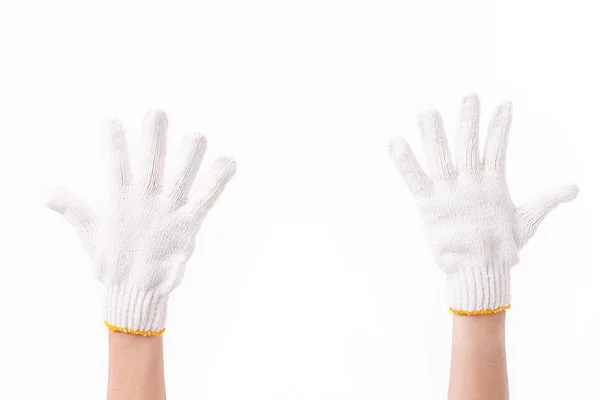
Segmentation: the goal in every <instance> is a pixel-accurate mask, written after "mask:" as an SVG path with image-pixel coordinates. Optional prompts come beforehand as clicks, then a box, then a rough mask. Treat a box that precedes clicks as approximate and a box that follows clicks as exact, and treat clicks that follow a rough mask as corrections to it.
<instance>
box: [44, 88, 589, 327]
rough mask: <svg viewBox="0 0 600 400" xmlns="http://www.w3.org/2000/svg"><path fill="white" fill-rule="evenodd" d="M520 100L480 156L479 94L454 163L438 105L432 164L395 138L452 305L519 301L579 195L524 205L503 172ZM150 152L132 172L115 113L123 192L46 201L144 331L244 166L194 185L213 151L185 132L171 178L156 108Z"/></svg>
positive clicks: (116, 302) (430, 138)
mask: <svg viewBox="0 0 600 400" xmlns="http://www.w3.org/2000/svg"><path fill="white" fill-rule="evenodd" d="M511 116H512V105H511V103H510V102H508V101H505V102H503V103H502V104H501V105H500V106H499V107H498V109H497V110H496V112H495V114H494V116H493V118H492V121H491V123H490V125H489V129H488V134H487V139H486V143H485V147H484V148H485V150H484V154H483V158H481V157H480V155H479V133H478V131H479V100H478V98H477V96H476V95H469V96H466V97H465V98H464V99H463V101H462V104H461V109H460V115H459V126H458V131H457V141H456V144H457V145H456V152H455V158H454V162H452V160H451V157H450V152H449V150H448V145H447V140H446V134H445V133H444V128H443V126H442V119H441V117H440V115H439V113H438V112H437V111H435V110H434V111H427V112H424V113H421V114H420V115H419V117H418V126H419V130H420V132H421V137H422V139H423V145H424V147H425V155H426V158H427V162H428V167H429V174H426V173H425V171H424V170H423V169H422V168H421V166H420V165H419V163H418V162H417V161H416V159H415V156H414V155H413V153H412V151H411V149H410V147H409V146H408V144H407V143H406V141H405V140H404V139H403V138H397V139H395V140H393V141H392V142H391V143H390V145H389V151H390V155H391V157H392V160H393V161H394V163H395V164H396V166H397V168H398V170H399V171H400V173H401V174H402V176H403V178H404V180H405V181H406V184H407V185H408V187H409V189H410V191H411V192H412V193H413V195H414V196H415V200H416V203H417V206H418V208H419V210H420V212H421V216H422V219H423V222H424V225H425V233H426V236H427V239H428V241H429V243H430V245H431V247H432V250H433V253H434V256H435V259H436V262H437V264H438V265H439V266H440V267H441V268H442V269H443V270H444V272H446V274H447V276H448V287H449V289H448V297H449V303H450V310H451V311H452V312H455V313H459V314H486V313H492V312H497V311H501V310H504V309H507V308H509V307H510V274H509V272H510V268H511V267H512V266H514V265H515V264H517V262H518V259H519V251H520V249H521V248H522V247H523V246H524V245H525V244H526V243H527V241H528V240H529V238H531V236H532V235H533V234H534V232H535V230H536V228H537V226H538V225H539V223H540V222H541V221H542V219H543V218H544V217H545V216H546V215H547V214H548V212H549V211H550V210H552V209H553V208H555V207H556V206H557V205H558V204H560V203H561V202H565V201H569V200H572V199H573V198H575V196H576V195H577V192H578V189H577V187H576V186H575V185H565V186H560V187H557V188H554V189H551V190H549V191H548V192H546V193H545V194H543V195H541V196H540V197H539V198H537V199H535V200H533V201H532V202H530V203H527V204H525V205H523V206H520V207H515V206H514V204H513V202H512V200H511V197H510V194H509V191H508V188H507V185H506V179H505V160H506V147H507V140H508V132H509V129H510V123H511ZM142 130H143V135H144V139H145V143H146V149H145V154H146V158H145V160H144V163H143V165H142V174H141V176H140V177H139V179H133V177H132V173H131V169H130V166H129V156H128V153H127V145H126V141H125V137H124V132H123V129H122V127H121V125H120V124H119V123H118V122H116V121H111V122H110V123H109V125H108V138H109V141H110V147H111V150H112V151H111V154H112V157H111V160H110V164H111V168H112V176H113V188H112V189H113V190H112V193H111V197H110V203H109V204H110V206H109V208H108V209H107V210H106V212H105V213H103V214H102V215H101V216H99V215H96V214H95V213H94V212H93V210H91V209H90V208H89V207H88V206H86V205H85V204H84V203H83V202H82V201H81V200H79V199H78V198H77V197H76V196H74V195H73V194H70V193H68V192H66V191H64V190H58V191H56V192H54V193H53V194H52V195H51V196H50V197H49V198H48V201H47V205H48V206H49V207H50V208H52V209H54V210H56V211H58V212H60V213H62V214H63V215H64V216H65V217H66V218H67V220H68V221H69V222H70V223H71V224H72V225H73V226H74V228H75V229H76V231H77V232H78V234H79V236H80V238H81V240H82V242H83V245H84V246H85V248H86V249H87V251H88V253H89V254H90V256H91V258H92V264H93V269H94V272H95V274H96V276H97V278H98V279H99V280H100V281H101V282H102V283H103V285H104V288H105V293H106V300H105V301H106V307H105V309H106V314H105V324H106V325H107V326H108V327H109V328H111V329H113V330H120V331H124V332H128V333H134V334H140V335H158V334H161V333H163V332H164V330H165V318H166V307H167V300H168V296H169V294H170V293H171V291H172V290H173V289H175V288H176V287H177V286H178V285H179V283H180V282H181V279H182V278H183V274H184V271H185V264H186V262H187V260H188V259H189V258H190V256H191V254H192V252H193V250H194V240H195V235H196V233H197V231H198V228H199V227H200V224H201V222H202V220H203V218H204V216H205V215H206V214H207V212H208V211H209V210H210V208H211V207H212V205H213V204H214V203H215V201H216V199H217V198H218V196H219V194H220V193H221V192H222V191H223V189H224V187H225V185H226V184H227V182H228V181H229V180H230V178H231V177H232V176H233V175H234V174H235V170H236V167H235V162H234V161H233V160H232V159H231V158H223V159H220V160H217V161H216V162H215V163H214V165H213V167H212V168H211V170H210V171H209V172H208V174H207V176H206V179H203V180H201V181H200V182H199V185H198V187H197V188H196V190H194V191H193V193H192V194H191V195H190V194H189V192H190V188H191V186H192V183H193V182H194V178H195V177H196V173H197V172H198V169H199V166H200V162H201V160H202V156H203V154H204V152H205V150H206V139H205V138H204V136H202V135H199V134H192V135H189V136H187V137H186V138H185V140H184V143H183V145H182V147H181V154H180V156H179V159H178V161H180V162H181V163H180V166H179V168H178V170H177V171H178V173H177V175H176V176H175V178H174V179H173V181H172V182H168V183H165V182H163V170H164V160H165V135H166V131H167V118H166V116H165V114H164V113H163V112H161V111H151V112H150V113H149V114H148V115H147V116H146V117H145V118H144V121H143V129H142Z"/></svg>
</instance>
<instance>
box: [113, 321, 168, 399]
mask: <svg viewBox="0 0 600 400" xmlns="http://www.w3.org/2000/svg"><path fill="white" fill-rule="evenodd" d="M108 343H109V369H108V396H107V399H108V400H142V399H143V400H165V399H166V397H167V395H166V391H165V376H164V362H163V339H162V335H157V336H141V335H132V334H129V333H124V332H115V331H112V330H109V332H108Z"/></svg>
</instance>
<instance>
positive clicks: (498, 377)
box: [448, 311, 508, 400]
mask: <svg viewBox="0 0 600 400" xmlns="http://www.w3.org/2000/svg"><path fill="white" fill-rule="evenodd" d="M505 316H506V312H505V311H502V312H498V313H493V314H486V315H458V314H454V317H453V318H454V320H453V332H452V361H451V367H450V387H449V390H448V399H449V400H507V399H508V373H507V369H506V347H505Z"/></svg>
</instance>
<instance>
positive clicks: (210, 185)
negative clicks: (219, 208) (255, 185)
mask: <svg viewBox="0 0 600 400" xmlns="http://www.w3.org/2000/svg"><path fill="white" fill-rule="evenodd" d="M236 168H237V167H236V163H235V161H234V160H233V158H231V157H224V158H221V159H219V160H217V161H215V162H214V164H213V166H212V167H211V169H210V171H209V172H208V174H207V177H206V179H203V180H202V184H201V186H200V187H199V188H198V189H197V190H196V191H195V192H196V193H194V195H193V198H194V200H193V201H192V202H191V204H190V207H191V210H190V212H191V216H192V220H193V221H194V222H195V223H196V224H199V223H200V222H201V221H202V219H203V218H204V216H205V215H206V213H208V211H209V210H210V209H211V208H212V206H213V205H214V203H215V201H217V199H218V198H219V196H220V195H221V193H222V192H223V189H225V186H226V185H227V182H229V180H231V178H232V177H233V175H235V172H236Z"/></svg>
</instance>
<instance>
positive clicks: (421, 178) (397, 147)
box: [388, 137, 431, 195]
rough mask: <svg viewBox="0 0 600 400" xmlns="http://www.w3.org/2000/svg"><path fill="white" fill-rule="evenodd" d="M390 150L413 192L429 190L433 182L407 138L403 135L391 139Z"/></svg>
mask: <svg viewBox="0 0 600 400" xmlns="http://www.w3.org/2000/svg"><path fill="white" fill-rule="evenodd" d="M388 151H389V153H390V157H391V158H392V161H393V162H394V165H396V168H397V169H398V171H399V172H400V174H401V175H402V178H404V181H405V182H406V185H407V186H408V188H409V190H410V191H411V193H412V194H413V195H417V194H419V193H423V192H425V191H427V190H428V188H429V186H430V184H431V183H430V181H429V177H428V176H427V174H425V171H423V169H422V168H421V166H420V165H419V162H418V161H417V159H416V158H415V155H414V154H413V152H412V150H411V148H410V146H409V144H408V143H407V142H406V140H405V139H404V138H402V137H397V138H395V139H393V140H391V141H390V142H389V144H388Z"/></svg>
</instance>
